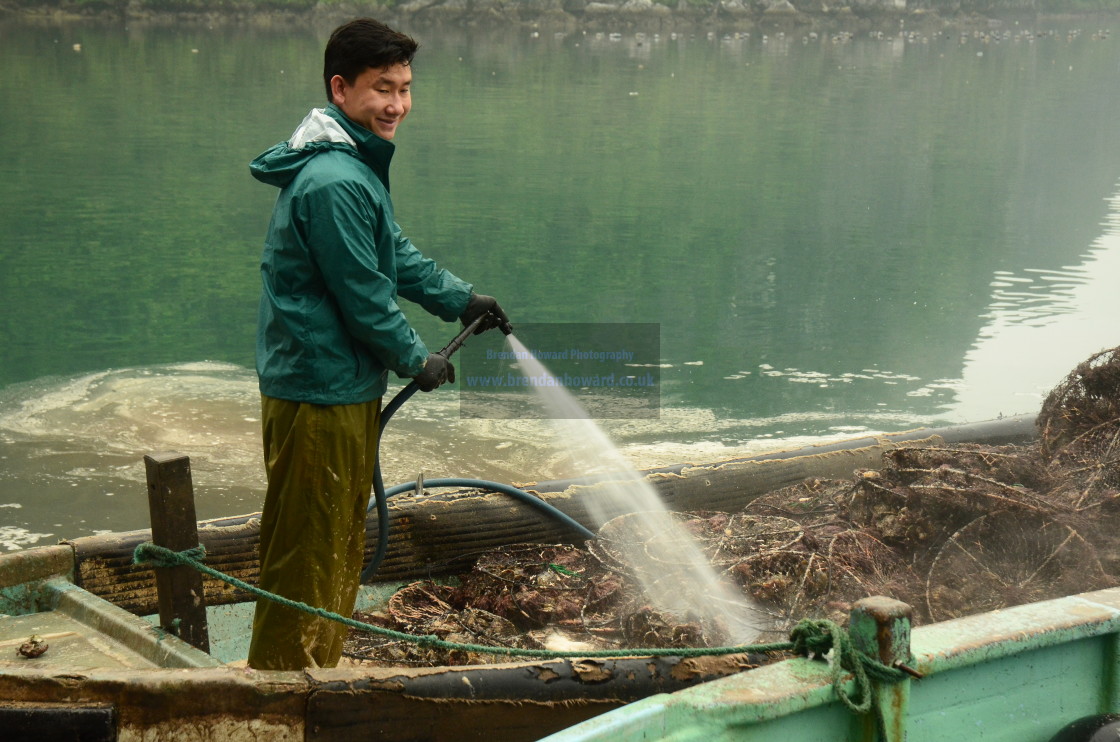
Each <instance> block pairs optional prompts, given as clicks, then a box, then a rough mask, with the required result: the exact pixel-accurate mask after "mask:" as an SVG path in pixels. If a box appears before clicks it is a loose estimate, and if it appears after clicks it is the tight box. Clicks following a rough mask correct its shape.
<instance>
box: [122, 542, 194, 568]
mask: <svg viewBox="0 0 1120 742" xmlns="http://www.w3.org/2000/svg"><path fill="white" fill-rule="evenodd" d="M205 558H206V547H205V546H203V545H202V544H199V545H198V546H194V547H191V548H190V549H184V550H183V551H172V550H171V549H168V548H167V547H165V546H157V545H155V544H153V543H152V542H151V541H145V542H143V543H141V544H137V545H136V548H135V549H134V550H133V551H132V563H133V564H145V563H150V564H151V565H152V566H154V567H182V566H184V565H190V564H191V562H200V561H202V560H203V559H205Z"/></svg>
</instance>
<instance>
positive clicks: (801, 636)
mask: <svg viewBox="0 0 1120 742" xmlns="http://www.w3.org/2000/svg"><path fill="white" fill-rule="evenodd" d="M204 558H206V548H205V547H204V546H201V545H199V546H196V547H194V548H193V549H186V550H185V551H172V550H171V549H168V548H166V547H163V546H157V545H155V544H153V543H151V542H150V541H147V542H144V543H142V544H139V545H138V546H137V547H136V549H135V550H134V551H133V553H132V561H133V563H134V564H144V563H149V564H151V565H153V566H156V567H193V568H194V569H197V570H198V571H199V572H202V573H203V574H207V575H210V576H211V577H213V578H214V579H216V580H221V581H222V582H224V583H226V584H227V585H231V586H233V587H235V588H238V589H239V590H244V591H245V592H248V593H250V594H252V595H255V596H257V597H259V598H264V599H266V600H271V601H273V602H276V603H279V604H280V605H283V606H286V607H288V608H293V609H295V610H299V611H303V612H304V613H308V614H311V615H314V616H319V617H320V618H325V619H328V620H331V621H337V622H339V623H341V624H344V625H346V626H349V627H351V628H354V629H358V630H360V631H366V632H369V633H371V634H377V635H379V636H383V637H386V638H389V639H394V640H396V641H404V642H411V643H414V644H417V645H419V646H421V647H430V648H435V649H448V650H458V651H463V652H477V653H479V654H496V655H505V656H507V657H535V658H540V659H570V658H580V657H586V658H589V659H596V658H615V657H711V656H722V655H728V654H746V653H752V652H753V653H761V652H780V651H793V652H797V653H798V654H803V655H805V656H807V657H809V658H813V657H822V658H824V659H825V660H826V661H827V662H828V665H829V668H830V670H831V672H832V686H833V688H834V689H835V691H836V695H837V697H838V698H839V699H840V701H841V702H842V703H843V704H844V705H845V706H847V707H848V708H849V709H851V710H852V711H854V712H856V713H861V714H862V713H866V712H867V711H869V710H870V709H871V706H872V698H873V694H872V692H871V678H872V677H874V679H876V680H878V681H881V682H887V683H895V682H898V681H900V680H903V679H904V678H905V677H906V674H905V673H904V672H903V671H902V670H899V669H897V668H894V667H889V666H887V665H884V664H883V663H881V662H879V661H878V660H876V659H874V658H873V657H869V656H868V655H867V654H865V653H863V652H861V651H859V650H858V649H856V648H855V647H854V646H853V645H852V640H851V637H850V636H849V635H848V632H847V631H845V630H844V629H843V628H841V627H840V626H839V625H837V624H836V623H835V622H834V621H829V620H827V619H816V620H812V619H803V620H802V621H800V622H799V623H798V624H797V626H795V627H794V628H793V630H792V631H791V632H790V639H791V641H788V642H773V643H770V644H749V645H738V646H727V647H649V648H629V649H599V650H590V651H585V650H553V649H521V648H519V647H490V646H486V645H484V644H462V643H459V642H449V641H445V640H443V639H440V638H439V637H438V636H436V635H434V634H424V635H421V634H408V633H405V632H402V631H394V630H393V629H387V628H385V627H383V626H375V625H373V624H368V623H365V622H362V621H358V620H356V619H353V618H350V617H348V616H343V615H340V614H338V613H334V612H332V611H328V610H325V609H323V608H316V607H314V606H310V605H307V604H306V603H300V602H299V601H295V600H290V599H288V598H285V597H283V596H281V595H276V594H275V593H270V592H268V591H267V590H262V589H261V588H259V587H256V586H255V585H250V584H249V583H247V582H245V581H243V580H239V579H237V578H236V577H232V576H230V575H227V574H225V573H224V572H220V571H218V570H216V569H214V568H213V567H209V566H207V565H205V564H203V563H202V562H201V561H200V560H202V559H204ZM845 671H846V672H849V673H851V674H852V676H853V679H854V680H855V684H856V690H857V696H856V697H858V699H859V700H855V698H854V697H853V696H850V695H849V694H848V693H847V691H846V690H844V685H845V679H844V673H845Z"/></svg>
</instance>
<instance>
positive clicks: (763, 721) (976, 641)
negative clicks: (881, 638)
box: [545, 588, 1120, 742]
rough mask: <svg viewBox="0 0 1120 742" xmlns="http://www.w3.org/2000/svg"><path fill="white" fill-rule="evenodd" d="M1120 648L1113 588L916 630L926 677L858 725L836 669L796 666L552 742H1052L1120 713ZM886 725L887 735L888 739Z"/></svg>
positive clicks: (592, 723)
mask: <svg viewBox="0 0 1120 742" xmlns="http://www.w3.org/2000/svg"><path fill="white" fill-rule="evenodd" d="M1118 638H1120V589H1116V588H1113V589H1109V590H1102V591H1097V592H1091V593H1084V594H1081V595H1076V596H1072V597H1067V598H1061V599H1057V600H1051V601H1044V602H1040V603H1032V604H1029V605H1024V606H1019V607H1015V608H1008V609H1004V610H1001V611H995V612H992V613H984V614H978V615H975V616H969V617H966V618H960V619H955V620H952V621H945V622H943V623H938V624H932V625H929V626H924V627H920V628H917V629H914V631H913V635H912V640H911V647H910V651H911V653H912V660H911V662H910V663H909V665H908V666H910V667H912V668H913V669H914V670H917V671H918V672H920V673H921V674H922V675H923V676H924V677H922V678H921V679H906V680H903V681H901V682H900V683H898V684H888V685H885V686H884V687H881V688H879V689H878V690H877V692H878V694H879V695H880V698H879V699H878V700H879V706H878V708H879V710H878V712H872V713H869V714H863V715H860V714H854V713H853V712H852V711H850V710H849V709H848V708H847V707H846V706H844V705H843V704H842V703H841V702H840V701H839V700H838V699H837V696H836V693H835V691H834V689H833V687H832V683H831V677H830V675H829V672H828V670H827V667H826V665H825V663H824V662H822V661H820V660H808V659H792V660H788V661H785V662H781V663H779V664H775V665H770V666H767V667H762V668H759V669H756V670H751V671H748V672H745V673H741V674H739V675H735V676H732V677H728V678H724V679H720V680H716V681H712V682H709V683H705V684H703V685H701V686H698V687H696V688H690V689H687V690H683V691H679V692H677V693H673V694H665V695H659V696H653V697H650V698H647V699H644V700H641V701H638V702H635V703H632V704H630V705H628V706H625V707H624V708H622V709H618V710H616V711H612V712H609V713H606V714H603V715H602V716H599V717H597V718H595V719H592V720H589V721H587V722H583V723H581V724H579V725H577V726H575V727H572V728H570V729H567V730H565V731H563V732H559V733H557V734H554V735H551V736H549V737H546V738H545V739H546V740H547V742H577V741H578V742H592V741H596V742H598V741H602V742H607V741H609V742H628V741H630V740H635V741H636V740H643V741H644V742H650V741H652V740H664V741H668V740H672V741H673V742H691V741H693V740H695V741H697V742H699V741H701V740H702V741H703V742H716V741H717V740H736V742H755V741H759V742H761V741H762V740H766V741H767V742H773V741H775V740H830V741H835V742H848V741H852V742H855V741H856V740H877V739H883V740H888V741H889V742H900V741H901V740H907V741H908V742H927V741H928V742H943V741H944V740H1000V741H1006V742H1046V741H1047V740H1050V739H1051V738H1052V737H1053V736H1054V735H1055V734H1056V733H1057V732H1058V731H1059V730H1060V729H1062V727H1064V726H1066V725H1067V724H1069V723H1070V722H1073V721H1075V720H1077V719H1079V718H1082V717H1085V716H1089V715H1094V714H1103V713H1114V712H1116V711H1117V710H1120V684H1118V680H1120V643H1118ZM848 688H849V690H850V691H852V692H854V687H853V686H852V684H851V683H849V684H848ZM877 714H881V715H882V717H883V719H884V721H885V722H886V724H885V726H886V727H887V729H886V730H885V733H884V734H882V735H881V736H880V733H879V732H878V731H877V727H878V725H879V720H878V718H877Z"/></svg>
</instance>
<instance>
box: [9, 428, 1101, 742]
mask: <svg viewBox="0 0 1120 742" xmlns="http://www.w3.org/2000/svg"><path fill="white" fill-rule="evenodd" d="M1033 436H1034V425H1033V418H1030V417H1017V418H1007V419H1003V420H998V421H991V422H986V423H978V424H972V425H965V426H956V427H951V428H940V429H926V430H917V431H911V432H908V433H901V434H891V435H884V436H877V437H866V438H858V439H851V440H847V441H841V442H835V443H829V444H825V445H820V446H811V447H807V448H804V449H798V450H794V451H779V452H774V453H770V454H764V455H759V456H752V457H746V458H741V459H733V460H726V461H718V462H712V463H705V464H683V465H678V466H674V467H665V468H661V469H655V470H651V471H649V472H647V476H648V479H649V480H650V481H651V482H652V483H653V484H654V485H655V486H656V487H657V489H658V490H659V491H660V493H661V495H662V497H663V499H664V500H665V501H666V503H667V504H668V505H669V507H671V508H674V509H681V510H685V509H713V510H714V509H720V508H739V507H742V505H743V504H744V503H745V502H746V501H749V500H750V499H751V498H754V497H757V496H759V495H761V494H764V493H766V492H769V491H772V490H775V489H779V488H781V487H785V486H788V485H790V484H794V483H797V482H800V481H802V480H804V479H805V478H807V477H822V478H826V477H847V476H850V475H851V474H852V472H853V470H856V469H860V468H872V467H874V466H876V465H877V464H878V463H879V461H880V460H881V457H882V455H883V453H884V452H885V451H888V450H890V449H892V448H894V447H898V446H900V445H903V444H906V445H920V444H921V443H930V444H944V443H956V442H965V441H969V442H984V443H1009V442H1021V441H1025V440H1029V439H1031V438H1032V437H1033ZM603 479H604V478H603V477H599V478H595V477H589V478H585V479H581V480H569V481H563V482H542V483H537V484H535V485H531V486H527V487H526V489H527V490H529V491H531V492H534V493H536V494H537V495H538V496H539V497H540V498H541V499H542V500H544V501H546V502H548V503H550V504H551V505H553V506H554V507H556V508H558V509H560V510H562V511H564V512H565V513H566V514H568V515H569V516H571V517H573V518H575V519H576V520H578V521H580V522H583V523H588V522H589V519H588V517H587V514H586V512H585V510H584V508H583V505H582V499H583V498H584V497H587V496H593V495H594V493H595V489H596V488H597V487H600V486H604V484H603ZM390 520H391V524H392V528H391V534H392V535H391V538H390V543H389V549H388V556H387V558H386V560H385V562H384V563H383V566H382V568H381V570H380V572H379V579H380V580H381V582H379V583H377V584H375V585H369V586H364V587H363V598H362V599H363V600H364V601H366V602H367V604H370V605H375V604H377V603H378V602H383V601H384V600H386V599H387V596H388V595H389V594H390V593H391V592H392V590H394V589H395V588H396V587H398V586H399V585H401V584H403V583H402V581H407V580H410V579H414V578H419V577H428V576H432V575H433V574H435V573H439V572H447V573H451V572H453V571H454V570H455V569H457V568H458V567H459V566H461V564H462V562H463V560H464V559H465V558H467V556H468V555H470V554H476V553H478V551H479V550H480V549H482V548H487V547H496V546H501V545H505V544H511V543H518V542H538V543H539V542H562V541H565V540H570V539H571V536H572V534H570V533H568V532H567V531H566V529H565V527H563V526H561V525H558V524H556V523H554V522H552V521H549V520H547V519H545V518H543V517H542V516H541V514H540V513H539V512H538V511H536V510H535V509H533V508H531V507H528V506H526V505H523V504H521V503H517V502H513V501H510V500H509V499H508V498H506V497H504V496H502V495H499V494H494V493H485V492H482V493H480V492H477V491H474V492H463V491H460V492H452V493H447V494H441V495H429V496H418V495H409V496H401V497H398V498H396V499H395V500H393V501H392V504H391V508H390ZM257 525H258V521H257V519H256V517H255V516H242V517H235V518H223V519H217V520H213V521H207V522H203V523H201V524H199V529H198V540H199V542H201V543H202V544H203V545H204V546H205V547H206V549H207V555H208V556H207V560H206V563H207V564H208V565H210V566H211V567H213V568H215V569H217V570H220V571H222V572H225V573H226V574H229V575H231V576H234V577H237V578H239V579H242V580H245V581H246V582H248V583H253V582H254V580H255V570H256V536H257ZM376 531H377V528H376V524H374V525H372V526H371V528H370V531H369V537H368V540H367V553H372V552H373V550H374V549H373V547H374V546H375V544H374V540H375V538H376ZM149 540H151V532H149V531H147V530H144V531H134V532H128V533H118V534H107V535H100V536H92V537H86V538H79V539H74V540H71V541H65V542H62V543H60V544H58V545H54V546H46V547H41V548H35V549H29V550H26V551H18V552H13V553H9V554H5V555H2V556H0V614H3V615H0V647H4V649H3V650H2V651H0V729H3V730H4V739H11V740H22V739H35V740H39V739H43V738H45V733H49V734H50V735H55V736H58V737H63V738H67V739H70V738H73V739H83V740H118V739H119V740H126V739H129V740H130V739H144V740H148V739H213V740H241V739H260V738H262V737H266V736H267V737H269V738H270V739H273V740H333V739H340V740H341V739H347V740H349V739H355V738H372V737H379V738H385V739H394V740H411V739H417V740H420V739H423V740H442V739H456V740H461V739H472V738H488V739H501V740H520V739H526V740H528V739H540V738H542V737H545V736H547V735H549V734H558V736H557V737H556V739H565V740H566V739H605V738H606V735H608V734H609V735H611V736H612V737H618V738H619V739H663V738H664V739H667V738H672V739H692V738H694V737H698V736H700V735H701V734H703V735H704V736H710V737H715V738H719V739H732V738H734V739H740V738H742V739H764V738H765V739H772V738H773V739H777V738H779V737H771V736H769V735H772V734H778V733H779V732H781V731H783V730H789V729H800V728H802V727H801V725H804V724H811V725H813V726H811V727H805V728H806V729H809V728H811V729H814V730H820V731H819V733H817V732H813V733H809V734H808V735H806V734H802V733H800V732H798V733H797V736H798V737H801V738H811V739H844V740H847V739H873V738H874V737H873V736H869V735H873V734H874V725H873V724H871V725H870V726H869V724H870V722H869V721H868V719H867V718H865V717H861V716H856V715H853V714H851V713H850V712H849V711H847V709H845V708H843V707H842V706H840V705H839V704H838V702H837V700H836V696H835V692H834V690H833V688H832V686H831V685H830V682H829V680H828V678H827V674H826V672H825V671H824V670H823V669H822V668H823V665H822V664H821V663H820V662H815V663H814V662H811V661H809V660H791V661H788V662H783V663H779V664H777V665H773V666H768V667H764V668H760V669H757V670H752V671H749V672H746V673H742V672H740V669H741V667H742V664H743V657H742V656H741V655H728V656H725V657H715V658H714V657H706V658H687V659H681V658H670V657H663V658H656V659H649V658H648V657H647V658H640V657H638V658H622V659H611V660H593V659H570V660H548V661H524V662H513V663H507V664H499V665H486V666H470V667H441V668H423V669H418V668H368V667H339V668H334V669H307V670H305V671H302V672H258V671H253V670H249V669H246V668H245V667H244V666H243V664H240V665H239V664H238V663H237V660H239V659H243V658H244V656H245V653H246V651H247V639H248V626H249V616H250V615H251V604H249V603H246V598H247V597H248V596H247V595H246V594H245V593H244V592H242V591H239V590H237V589H235V588H231V587H230V586H229V585H227V584H226V583H224V582H219V581H217V580H213V579H211V578H209V577H208V578H206V579H205V580H204V581H203V583H202V587H203V592H204V595H205V601H206V604H207V606H208V609H207V611H208V612H207V622H208V626H209V646H208V651H202V650H200V649H198V648H196V647H193V646H191V645H190V644H188V643H187V642H185V641H183V640H182V639H180V638H179V637H178V636H176V635H174V633H173V632H171V631H166V630H164V629H161V628H159V627H157V626H156V624H157V623H158V618H152V616H153V615H154V614H157V613H158V611H159V596H158V592H157V590H156V579H155V577H154V576H153V570H152V569H150V568H148V567H145V566H138V565H135V564H134V563H133V559H132V557H133V550H134V549H135V547H136V546H137V545H138V544H140V543H142V542H145V541H149ZM1118 609H1120V593H1114V592H1113V591H1104V592H1098V593H1092V594H1088V595H1082V596H1077V597H1073V598H1067V599H1063V600H1059V601H1051V602H1049V603H1039V604H1034V605H1031V606H1025V607H1023V608H1021V609H1011V610H1008V611H1004V612H1003V613H1001V614H1000V615H999V616H995V617H993V616H987V617H975V618H972V619H960V620H958V621H952V622H947V623H945V624H937V625H931V626H928V627H922V628H919V629H916V630H915V631H914V632H913V635H914V641H913V647H912V650H911V651H912V653H913V659H912V662H913V663H915V664H914V667H915V668H916V669H917V670H918V671H919V672H921V673H923V674H925V675H927V676H928V680H929V681H930V682H926V681H922V682H921V683H909V684H898V685H897V686H894V687H891V688H887V689H884V690H882V691H879V692H881V693H882V694H884V698H883V699H881V703H880V708H885V706H883V704H884V703H888V702H889V703H888V706H889V708H892V709H897V710H898V712H897V717H898V718H899V719H901V720H902V721H899V724H901V725H902V727H905V728H906V729H908V730H909V732H910V739H919V738H930V739H946V738H956V737H961V736H963V737H965V738H969V734H968V733H967V731H964V730H968V729H971V728H972V727H968V726H966V725H963V724H962V723H957V724H956V726H952V727H949V726H945V725H944V724H942V723H940V722H938V719H939V718H944V717H945V716H950V717H954V716H956V715H958V711H959V710H960V708H961V707H967V708H966V709H965V710H968V709H973V708H974V709H976V710H977V713H981V714H983V716H982V717H979V718H980V720H981V723H982V724H985V725H989V727H990V726H998V725H1000V724H1008V725H1010V726H1009V727H1008V728H1014V729H1015V730H1016V733H1017V734H1019V735H1020V736H1007V735H1004V734H1003V732H1002V731H990V732H989V731H988V730H989V727H985V732H984V738H989V737H990V738H992V739H1017V740H1018V739H1028V740H1031V739H1038V740H1046V739H1049V736H1048V735H1049V734H1050V733H1051V730H1052V729H1053V728H1056V726H1061V724H1064V723H1065V722H1068V721H1071V720H1073V718H1075V717H1076V716H1077V715H1079V714H1081V713H1082V712H1084V713H1089V712H1096V711H1102V710H1116V709H1117V707H1118V706H1120V694H1118V692H1117V687H1118V686H1117V684H1116V680H1115V678H1116V677H1117V676H1118V675H1120V673H1118V672H1117V667H1120V664H1118V662H1117V658H1116V654H1115V653H1116V646H1120V645H1118V644H1117V641H1116V637H1115V636H1114V635H1115V634H1116V633H1117V631H1118V629H1117V627H1120V614H1118V613H1117V610H1118ZM144 617H147V618H144ZM180 633H181V632H180ZM901 633H905V634H906V635H907V637H908V636H909V632H908V631H907V632H901ZM33 637H35V638H37V640H38V641H39V642H40V644H36V642H35V640H34V639H33ZM42 644H46V645H49V649H48V650H47V651H45V652H43V653H42V654H39V655H37V656H35V655H36V651H37V647H38V646H41V645H42ZM21 651H22V653H21ZM895 651H896V653H900V654H899V656H902V654H901V653H902V649H899V648H898V647H895ZM907 656H908V655H907ZM1040 662H1052V663H1054V664H1053V667H1052V668H1050V667H1049V666H1047V668H1048V669H1040V667H1041V665H1040V664H1039V663H1040ZM942 675H944V676H945V677H955V678H956V680H954V681H952V682H950V683H948V684H946V683H944V682H942V680H941V679H940V678H941V676H942ZM997 680H998V681H999V682H1003V683H1006V684H1007V686H1008V687H1009V688H1013V689H1014V694H1015V698H1014V699H1004V701H1002V702H999V703H996V700H997V699H998V698H1000V697H1001V696H1000V694H999V692H998V684H997ZM1069 680H1073V681H1074V682H1072V683H1071V684H1072V685H1076V686H1077V687H1078V688H1080V689H1081V691H1080V692H1081V697H1080V698H1076V699H1075V698H1074V697H1073V694H1072V692H1065V691H1063V692H1061V693H1058V692H1054V691H1053V690H1052V688H1050V686H1052V685H1053V684H1055V683H1058V684H1060V683H1059V681H1069ZM912 686H913V687H912ZM918 686H921V689H922V690H921V691H918V690H917V689H916V688H917V687H918ZM926 688H933V689H934V690H933V691H930V692H929V693H928V694H927V691H926ZM667 694H668V695H667ZM908 698H909V699H911V701H910V703H909V706H908V707H907V704H906V703H905V701H906V699H908ZM642 699H645V700H642ZM978 699H983V700H984V701H985V702H989V701H990V704H988V705H990V707H991V708H990V709H989V708H988V705H985V706H984V708H981V705H982V704H980V703H979V702H978ZM974 701H977V702H976V703H974ZM635 702H636V703H635ZM627 704H630V705H627ZM951 708H952V709H954V710H952V711H950V709H951ZM611 709H619V711H617V712H616V713H615V714H606V715H603V714H604V712H607V711H610V710H611ZM907 709H909V710H907ZM1015 709H1021V711H1020V712H1016V711H1015ZM1043 709H1045V714H1046V716H1045V719H1044V720H1043V719H1042V717H1041V716H1040V715H1039V714H1040V713H1041V712H1042V710H1043ZM1036 710H1037V711H1039V713H1035V712H1036ZM1016 713H1019V714H1020V716H1018V717H1017V716H1015V714H1016ZM600 715H603V716H600ZM1004 716H1007V717H1008V719H1012V721H1004V720H1003V719H1004ZM592 717H599V718H597V719H595V720H593V721H590V722H587V724H590V726H588V725H587V724H581V722H585V721H586V720H589V719H592ZM893 718H894V717H892V719H893ZM1023 720H1027V721H1023ZM1031 720H1034V721H1031ZM888 721H889V720H888ZM1055 725H1056V726H1055ZM755 727H757V729H758V734H761V735H763V736H742V737H740V736H737V735H740V734H746V732H744V731H743V730H745V729H747V728H750V734H754V733H755V732H754V728H755ZM902 727H900V728H902ZM950 729H952V730H955V731H953V732H950V731H949V730H950ZM1001 729H1002V727H1001ZM563 730H566V731H563ZM916 733H917V734H918V736H915V734H916ZM922 734H924V735H925V736H924V737H922V736H921V735H922ZM565 735H569V736H565ZM886 738H887V739H892V740H893V739H901V738H902V737H900V736H890V737H886Z"/></svg>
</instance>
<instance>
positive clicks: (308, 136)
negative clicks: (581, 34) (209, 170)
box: [249, 103, 395, 189]
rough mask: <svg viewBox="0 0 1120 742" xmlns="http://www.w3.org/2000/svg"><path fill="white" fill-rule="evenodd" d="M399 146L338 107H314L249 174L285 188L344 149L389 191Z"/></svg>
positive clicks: (264, 181) (252, 167)
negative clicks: (319, 159) (325, 155)
mask: <svg viewBox="0 0 1120 742" xmlns="http://www.w3.org/2000/svg"><path fill="white" fill-rule="evenodd" d="M394 149H395V146H394V145H393V143H392V142H390V141H388V140H386V139H382V138H381V137H379V136H377V135H376V134H374V133H373V132H371V131H368V130H366V129H363V128H362V127H360V126H358V125H357V124H355V123H354V122H352V121H351V120H350V119H348V118H346V115H345V114H344V113H342V111H340V110H339V109H338V108H336V107H335V106H334V104H333V103H332V104H328V105H327V107H326V108H312V109H311V111H310V112H309V113H308V114H307V115H306V116H304V117H303V121H301V122H300V125H299V126H297V127H296V130H295V131H294V132H292V136H291V137H289V138H288V141H286V142H280V143H279V144H276V145H273V146H272V147H270V148H268V149H267V150H265V151H264V152H262V153H261V154H260V155H258V156H257V158H256V159H254V160H253V161H252V162H251V163H249V172H250V173H252V175H253V177H254V178H256V179H257V180H259V181H261V182H262V183H267V184H268V185H273V186H276V187H277V188H283V187H285V186H286V185H288V183H290V182H291V181H292V180H293V179H294V178H295V177H296V175H297V174H298V173H299V171H300V170H302V169H303V166H304V165H306V164H307V163H308V162H309V161H310V160H311V158H313V157H314V156H315V155H317V154H319V153H320V152H325V151H328V150H340V151H343V152H346V153H347V154H350V155H352V156H354V157H357V158H358V159H360V160H362V161H363V162H365V163H366V165H368V166H369V167H370V169H372V170H373V172H374V173H376V175H377V177H378V178H379V179H380V180H381V182H382V183H384V184H385V188H386V189H388V188H389V162H390V160H392V157H393V151H394Z"/></svg>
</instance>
